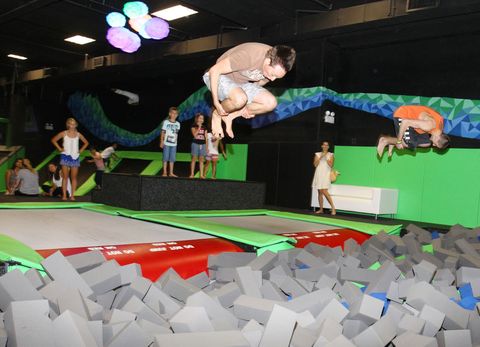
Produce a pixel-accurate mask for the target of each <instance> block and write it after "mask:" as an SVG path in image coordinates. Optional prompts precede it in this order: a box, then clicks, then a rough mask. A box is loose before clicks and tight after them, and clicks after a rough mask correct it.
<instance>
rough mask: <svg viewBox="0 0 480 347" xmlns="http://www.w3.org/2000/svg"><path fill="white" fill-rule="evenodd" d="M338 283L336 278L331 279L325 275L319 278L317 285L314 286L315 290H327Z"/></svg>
mask: <svg viewBox="0 0 480 347" xmlns="http://www.w3.org/2000/svg"><path fill="white" fill-rule="evenodd" d="M337 283H338V281H337V279H336V278H331V277H329V276H327V275H325V274H323V275H322V276H320V278H319V279H318V281H317V283H316V284H315V288H329V289H333V287H334V286H335V285H336V284H337Z"/></svg>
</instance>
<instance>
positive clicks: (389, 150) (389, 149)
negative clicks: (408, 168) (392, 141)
mask: <svg viewBox="0 0 480 347" xmlns="http://www.w3.org/2000/svg"><path fill="white" fill-rule="evenodd" d="M394 148H395V146H394V145H388V157H389V158H391V157H392V154H393V149H394Z"/></svg>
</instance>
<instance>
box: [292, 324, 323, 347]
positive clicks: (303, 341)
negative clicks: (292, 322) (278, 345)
mask: <svg viewBox="0 0 480 347" xmlns="http://www.w3.org/2000/svg"><path fill="white" fill-rule="evenodd" d="M317 338H318V337H317V334H316V333H315V332H314V331H312V330H310V329H306V328H303V327H296V328H295V330H294V332H293V335H292V340H291V341H290V347H312V346H313V345H314V344H315V341H317Z"/></svg>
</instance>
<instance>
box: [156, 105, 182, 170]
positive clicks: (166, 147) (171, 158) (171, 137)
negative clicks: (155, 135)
mask: <svg viewBox="0 0 480 347" xmlns="http://www.w3.org/2000/svg"><path fill="white" fill-rule="evenodd" d="M177 117H178V109H177V108H176V107H170V108H169V109H168V119H166V120H165V121H163V123H162V133H161V134H160V148H161V149H163V174H162V176H163V177H166V176H169V177H177V175H175V174H174V173H173V167H174V164H175V159H176V155H177V140H178V132H179V131H180V123H179V122H177ZM167 166H168V167H167Z"/></svg>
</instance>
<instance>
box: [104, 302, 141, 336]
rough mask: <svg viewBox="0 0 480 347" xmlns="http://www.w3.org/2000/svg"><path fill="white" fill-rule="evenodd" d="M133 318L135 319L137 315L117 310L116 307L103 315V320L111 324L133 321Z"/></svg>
mask: <svg viewBox="0 0 480 347" xmlns="http://www.w3.org/2000/svg"><path fill="white" fill-rule="evenodd" d="M135 319H137V315H136V314H135V313H132V312H127V311H123V310H119V309H117V308H114V309H113V310H112V311H110V312H109V314H107V315H106V317H105V321H107V322H108V323H109V324H111V325H113V324H117V323H124V322H133V321H134V320H135ZM112 337H113V335H112Z"/></svg>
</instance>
